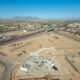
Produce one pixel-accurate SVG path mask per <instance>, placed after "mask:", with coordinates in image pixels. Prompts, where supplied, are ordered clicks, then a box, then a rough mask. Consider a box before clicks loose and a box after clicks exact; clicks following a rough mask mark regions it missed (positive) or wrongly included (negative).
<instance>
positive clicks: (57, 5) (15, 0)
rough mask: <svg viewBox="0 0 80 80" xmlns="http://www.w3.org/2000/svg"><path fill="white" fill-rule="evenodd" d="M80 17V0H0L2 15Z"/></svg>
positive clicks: (0, 14)
mask: <svg viewBox="0 0 80 80" xmlns="http://www.w3.org/2000/svg"><path fill="white" fill-rule="evenodd" d="M14 16H33V17H34V16H36V17H41V18H80V0H0V17H2V18H8V17H9V18H10V17H14Z"/></svg>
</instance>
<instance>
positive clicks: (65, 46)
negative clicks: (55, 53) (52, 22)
mask: <svg viewBox="0 0 80 80" xmlns="http://www.w3.org/2000/svg"><path fill="white" fill-rule="evenodd" d="M47 47H55V48H56V49H57V50H61V54H69V55H74V54H76V53H78V52H80V43H79V42H78V41H74V40H71V39H68V38H66V37H63V36H61V35H57V34H54V33H52V32H50V33H47V34H43V35H41V36H39V37H35V38H30V39H24V40H20V41H17V42H13V43H10V44H7V45H4V46H0V52H2V53H4V54H6V55H7V56H8V57H9V58H11V59H16V60H19V59H21V58H24V56H28V55H29V53H30V52H33V51H36V50H38V49H40V48H47Z"/></svg>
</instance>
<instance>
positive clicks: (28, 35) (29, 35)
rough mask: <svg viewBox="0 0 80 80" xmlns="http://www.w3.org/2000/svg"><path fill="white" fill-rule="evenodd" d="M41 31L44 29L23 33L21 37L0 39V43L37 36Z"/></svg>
mask: <svg viewBox="0 0 80 80" xmlns="http://www.w3.org/2000/svg"><path fill="white" fill-rule="evenodd" d="M42 33H44V30H41V31H38V32H34V33H31V34H27V35H24V36H21V37H15V38H11V39H7V40H4V41H0V45H5V44H8V43H10V42H14V41H19V40H22V39H25V38H31V37H35V36H38V35H40V34H42Z"/></svg>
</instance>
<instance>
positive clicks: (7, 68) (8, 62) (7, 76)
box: [0, 55, 16, 80]
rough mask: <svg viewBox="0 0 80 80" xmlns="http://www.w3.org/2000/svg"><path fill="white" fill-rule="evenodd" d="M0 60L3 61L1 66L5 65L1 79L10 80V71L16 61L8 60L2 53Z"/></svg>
mask: <svg viewBox="0 0 80 80" xmlns="http://www.w3.org/2000/svg"><path fill="white" fill-rule="evenodd" d="M0 62H1V63H3V64H4V65H3V66H4V67H5V70H4V73H3V76H2V80H10V77H11V76H10V75H11V71H12V70H13V69H14V67H15V66H16V62H14V61H11V60H8V59H7V58H6V57H5V56H2V55H0ZM0 80H1V79H0Z"/></svg>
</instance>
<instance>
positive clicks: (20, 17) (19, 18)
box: [0, 16, 44, 21]
mask: <svg viewBox="0 0 80 80" xmlns="http://www.w3.org/2000/svg"><path fill="white" fill-rule="evenodd" d="M0 20H26V21H42V20H44V19H41V18H38V17H31V16H27V17H23V16H16V17H13V18H0Z"/></svg>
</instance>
